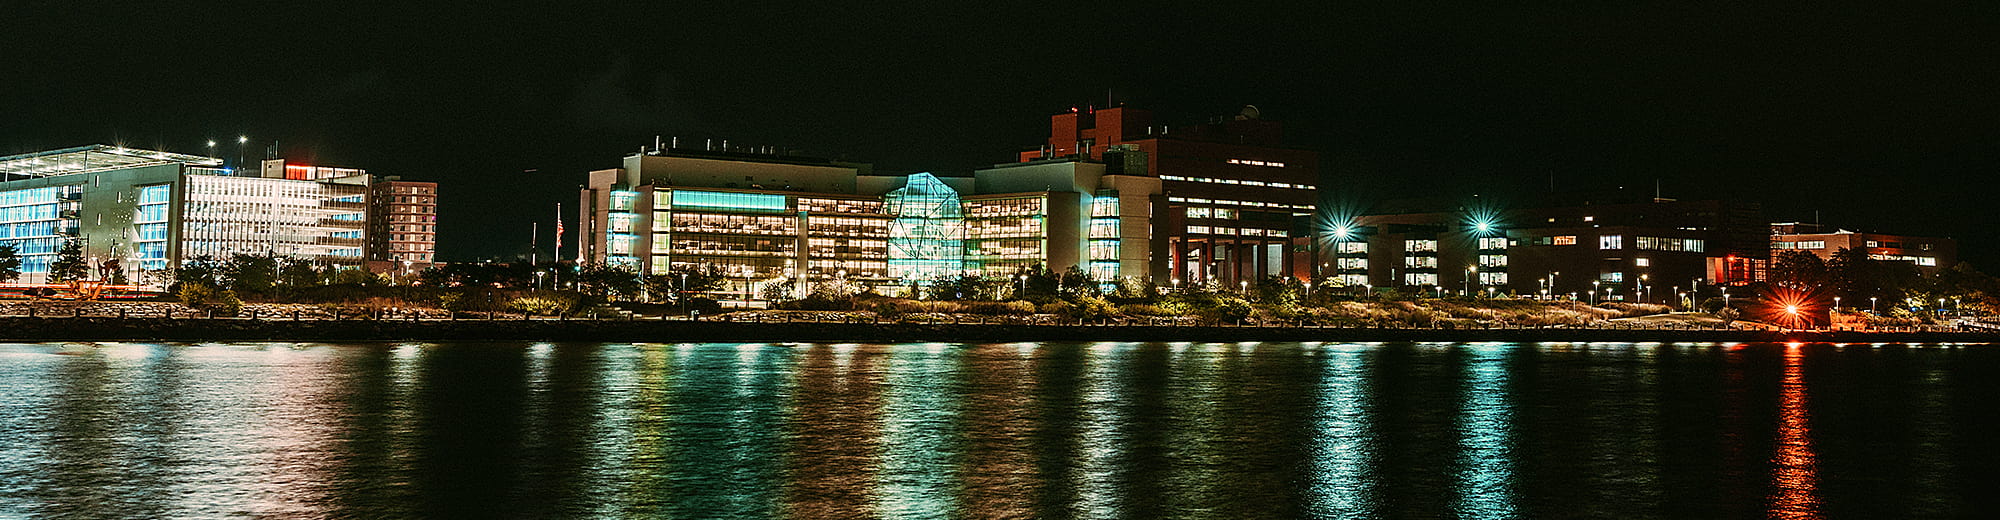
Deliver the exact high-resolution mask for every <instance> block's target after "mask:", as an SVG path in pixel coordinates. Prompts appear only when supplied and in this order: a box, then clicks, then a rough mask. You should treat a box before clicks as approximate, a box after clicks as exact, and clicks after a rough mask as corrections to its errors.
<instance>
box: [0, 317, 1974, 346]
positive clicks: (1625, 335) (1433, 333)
mask: <svg viewBox="0 0 2000 520" xmlns="http://www.w3.org/2000/svg"><path fill="white" fill-rule="evenodd" d="M0 340H6V341H177V342H180V341H186V342H204V341H488V340H491V341H604V342H652V343H683V342H791V341H800V342H806V341H811V342H871V343H872V342H912V341H938V342H968V343H990V342H1015V341H1199V342H1242V341H1287V342H1290V341H1323V342H1376V341H1384V342H1386V341H1419V342H1488V341H1494V342H1565V343H1589V342H1787V341H1802V342H1835V343H1993V342H2000V334H1994V333H1990V332H1983V333H1970V332H1778V331H1756V330H1646V329H1587V328H1586V329H1572V328H1547V329H1458V330H1451V329H1380V328H1320V327H1180V326H1148V325H1114V326H1098V325H1084V326H1078V325H955V324H912V323H881V324H876V323H810V322H796V323H732V322H719V321H694V322H690V321H679V320H667V321H661V320H601V321H598V320H552V319H534V320H522V319H519V318H518V317H516V318H514V319H500V320H465V319H460V320H410V319H339V320H333V319H321V320H312V319H301V320H291V319H248V318H215V319H210V318H131V317H128V318H124V319H120V318H115V317H111V318H106V317H82V318H71V317H56V318H46V317H38V318H26V317H4V318H0Z"/></svg>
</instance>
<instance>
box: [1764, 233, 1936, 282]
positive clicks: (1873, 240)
mask: <svg viewBox="0 0 2000 520" xmlns="http://www.w3.org/2000/svg"><path fill="white" fill-rule="evenodd" d="M1842 249H1856V250H1865V251H1867V252H1868V258H1869V259H1872V260H1882V261H1890V262H1909V263H1911V264H1915V265H1916V266H1917V268H1918V269H1920V270H1923V271H1924V272H1936V271H1937V270H1939V269H1949V268H1951V266H1952V265H1955V264H1957V263H1958V241H1957V240H1952V239H1949V238H1940V237H1915V236H1906V235H1888V234H1882V233H1859V232H1854V231H1848V230H1845V229H1836V230H1834V231H1831V232H1828V231H1826V228H1824V227H1822V226H1820V225H1819V224H1806V223H1800V222H1784V223H1776V224H1771V256H1773V257H1776V256H1777V255H1778V254H1779V253H1783V252H1785V251H1810V252H1812V253H1813V254H1815V255H1819V257H1820V258H1821V259H1830V258H1833V254H1834V253H1835V252H1838V251H1840V250H1842Z"/></svg>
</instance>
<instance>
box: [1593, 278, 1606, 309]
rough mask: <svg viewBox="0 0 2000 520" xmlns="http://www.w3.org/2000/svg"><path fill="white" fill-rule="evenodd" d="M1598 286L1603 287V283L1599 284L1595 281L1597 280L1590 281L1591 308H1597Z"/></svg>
mask: <svg viewBox="0 0 2000 520" xmlns="http://www.w3.org/2000/svg"><path fill="white" fill-rule="evenodd" d="M1600 285H1603V282H1600V281H1597V280H1591V281H1590V306H1591V307H1596V306H1597V289H1598V286H1600Z"/></svg>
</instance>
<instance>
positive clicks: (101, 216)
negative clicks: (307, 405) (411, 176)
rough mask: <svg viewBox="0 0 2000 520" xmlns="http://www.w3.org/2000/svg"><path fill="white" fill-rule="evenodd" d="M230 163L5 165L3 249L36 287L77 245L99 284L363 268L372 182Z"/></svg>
mask: <svg viewBox="0 0 2000 520" xmlns="http://www.w3.org/2000/svg"><path fill="white" fill-rule="evenodd" d="M222 164H223V161H222V160H221V159H215V158H210V157H200V156H193V155H183V154H175V153H168V152H160V151H150V150H135V149H130V148H124V147H117V146H107V145H94V146H84V147H77V148H67V149H61V150H51V151H46V152H37V153H29V154H22V155H15V156H9V157H0V244H4V245H13V246H14V247H15V248H16V250H17V251H18V252H19V254H21V255H22V260H23V261H22V269H21V271H22V273H23V275H22V279H23V281H26V282H40V281H43V280H45V279H46V273H47V272H48V265H49V262H50V261H52V260H54V258H55V256H56V251H57V249H58V248H60V247H61V245H62V244H63V243H64V242H65V241H69V240H80V241H82V246H83V252H84V253H83V254H84V257H85V260H86V261H87V262H88V263H89V264H90V267H91V273H93V275H92V277H93V278H97V277H99V276H110V275H112V274H113V271H116V272H117V274H122V275H123V276H125V277H126V278H127V279H129V280H132V281H135V282H138V281H142V279H144V277H142V276H140V275H141V274H143V272H146V271H153V272H160V271H164V270H167V269H169V268H172V267H175V266H177V265H179V263H180V262H181V261H182V260H184V259H188V258H194V257H198V256H212V257H218V258H224V257H228V256H229V255H232V254H237V253H245V254H274V255H280V256H289V257H294V258H302V259H309V260H313V261H317V262H322V263H327V264H334V265H354V264H358V263H360V261H361V259H362V245H363V235H364V232H365V230H364V229H363V228H364V218H365V216H364V215H365V213H366V212H367V201H366V199H367V196H368V191H367V190H368V187H367V177H366V176H348V177H321V178H317V179H313V180H294V179H285V178H263V177H256V176H236V175H233V174H235V173H237V172H235V171H233V170H230V169H226V168H222V167H221V166H222ZM274 173H275V172H274Z"/></svg>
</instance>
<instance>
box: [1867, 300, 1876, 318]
mask: <svg viewBox="0 0 2000 520" xmlns="http://www.w3.org/2000/svg"><path fill="white" fill-rule="evenodd" d="M1875 298H1876V297H1874V296H1869V297H1868V313H1869V314H1875Z"/></svg>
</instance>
